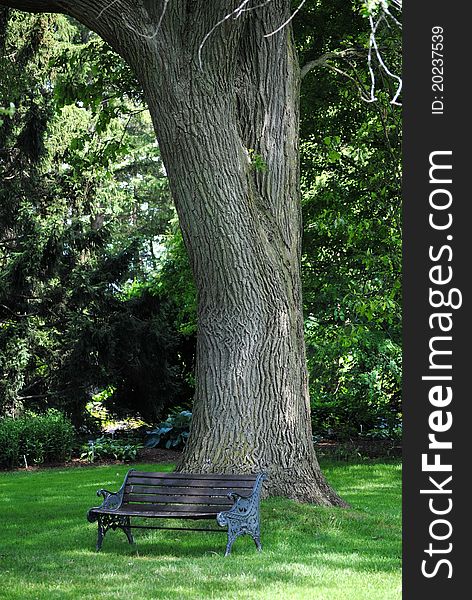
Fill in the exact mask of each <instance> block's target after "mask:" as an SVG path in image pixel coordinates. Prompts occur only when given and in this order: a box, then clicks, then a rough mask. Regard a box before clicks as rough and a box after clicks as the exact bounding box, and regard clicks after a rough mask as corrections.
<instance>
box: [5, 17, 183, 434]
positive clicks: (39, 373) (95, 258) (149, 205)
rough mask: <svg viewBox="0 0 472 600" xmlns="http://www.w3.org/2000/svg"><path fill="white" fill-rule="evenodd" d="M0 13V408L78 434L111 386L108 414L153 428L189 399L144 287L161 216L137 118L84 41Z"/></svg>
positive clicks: (173, 340)
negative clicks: (54, 421) (35, 413)
mask: <svg viewBox="0 0 472 600" xmlns="http://www.w3.org/2000/svg"><path fill="white" fill-rule="evenodd" d="M1 11H2V15H3V19H2V21H1V23H2V26H3V31H2V34H1V35H0V39H1V40H2V44H3V52H2V54H1V57H0V70H1V72H2V77H1V78H0V105H4V106H6V105H7V104H8V102H9V101H11V102H13V104H14V106H15V111H14V112H11V111H10V112H9V113H5V114H4V116H3V117H2V119H3V124H2V126H1V127H0V170H1V172H2V177H3V184H2V187H1V190H0V222H1V226H0V228H1V229H0V311H1V325H0V362H1V367H2V372H1V374H0V409H1V410H3V411H7V412H10V413H11V414H16V413H18V412H21V410H22V409H23V408H24V407H28V408H33V409H38V410H40V409H44V408H45V407H47V406H55V407H59V408H61V409H63V410H65V411H66V412H67V413H68V414H69V415H71V416H72V418H73V419H74V421H75V422H76V423H80V422H81V421H82V420H83V416H84V406H85V404H86V402H87V401H88V400H89V399H90V396H91V395H92V394H93V393H95V392H96V391H97V390H100V389H101V388H105V387H111V389H112V390H113V393H112V394H111V395H110V396H109V398H108V402H109V404H110V405H111V406H112V407H113V409H114V410H115V411H116V412H130V411H131V412H140V413H141V414H142V416H143V417H144V418H147V419H151V420H152V419H155V418H156V417H157V416H158V415H159V414H160V412H161V410H162V409H163V408H164V407H165V406H169V405H173V404H176V403H178V402H182V401H187V400H188V399H189V398H190V396H191V391H189V389H188V385H187V384H186V382H185V380H184V378H183V372H184V370H185V369H186V368H187V369H188V370H189V369H190V368H191V362H192V355H191V353H192V351H193V349H191V350H190V356H188V355H189V351H188V350H187V347H186V346H187V345H188V344H187V338H186V336H184V335H181V334H180V333H179V332H178V331H176V327H175V325H174V321H175V318H176V315H177V314H178V310H179V309H178V308H177V306H176V305H175V303H174V302H173V300H172V299H170V298H169V297H167V296H166V295H165V292H161V291H160V290H159V288H158V286H156V285H154V286H153V285H147V284H144V280H145V279H147V278H148V277H149V276H150V273H153V272H155V271H156V269H157V267H158V259H159V254H160V253H162V251H163V248H162V243H161V242H162V239H163V237H164V234H165V232H166V229H167V227H168V222H169V219H170V218H171V217H172V214H173V212H172V209H171V207H170V204H169V201H170V200H169V194H168V192H167V186H166V178H165V176H164V174H163V170H162V166H161V163H160V159H159V153H158V150H157V148H156V145H155V138H154V134H153V132H152V128H151V125H150V120H149V116H148V115H147V113H146V112H144V108H143V106H142V105H141V104H137V102H138V101H139V95H138V94H137V93H136V92H135V91H134V89H133V87H132V86H131V83H133V82H131V83H130V84H129V85H128V83H129V73H128V72H127V70H126V69H125V68H124V67H123V65H122V63H121V61H119V60H117V57H116V56H115V55H114V54H113V53H111V51H110V50H108V49H107V48H106V47H105V45H104V43H103V42H102V41H101V40H99V39H98V38H97V36H91V35H90V33H89V32H84V31H83V30H82V28H80V27H78V26H77V25H75V24H72V23H71V22H70V21H68V20H66V19H65V18H63V17H57V16H39V17H34V16H24V15H21V17H20V16H19V15H18V14H17V13H10V14H8V11H6V10H5V9H1ZM5 15H7V18H5ZM18 40H22V44H23V45H21V44H20V46H18ZM84 65H88V67H87V68H86V69H85V68H84ZM113 66H115V67H116V68H112V67H113ZM104 74H107V75H106V76H105V75H104ZM79 75H80V76H79ZM90 81H94V85H88V83H90ZM118 97H119V98H120V100H119V101H118V100H117V98H118ZM183 357H185V358H183ZM185 360H187V363H188V367H186V366H185V365H186V364H187V363H185Z"/></svg>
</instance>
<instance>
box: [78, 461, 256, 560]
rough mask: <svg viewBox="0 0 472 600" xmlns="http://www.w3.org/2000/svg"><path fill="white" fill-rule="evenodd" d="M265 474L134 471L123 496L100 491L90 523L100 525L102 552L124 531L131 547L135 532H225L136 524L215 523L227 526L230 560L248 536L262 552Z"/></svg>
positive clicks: (99, 533)
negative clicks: (113, 533)
mask: <svg viewBox="0 0 472 600" xmlns="http://www.w3.org/2000/svg"><path fill="white" fill-rule="evenodd" d="M265 478H266V475H265V474H264V473H261V474H259V475H251V474H246V475H237V474H214V473H206V474H196V473H153V472H147V471H136V470H134V469H131V470H130V471H128V473H127V474H126V477H125V480H124V482H123V485H122V486H121V488H120V490H119V491H118V492H115V493H114V492H109V491H108V490H103V489H102V490H98V492H97V496H103V498H104V500H103V502H102V504H101V505H100V506H97V507H94V508H91V509H90V510H89V511H88V513H87V519H88V520H89V521H90V523H94V522H95V521H97V522H98V538H97V550H100V548H101V547H102V543H103V538H104V537H105V534H106V532H107V531H108V530H109V529H113V530H115V529H121V530H122V531H123V532H124V533H125V534H126V537H127V538H128V541H129V543H130V544H133V543H134V539H133V536H132V533H131V529H137V528H139V529H183V530H185V531H220V532H221V530H220V529H203V528H190V527H189V528H182V527H165V526H164V527H155V526H150V525H147V524H145V525H136V524H134V523H133V524H132V523H131V518H132V517H133V520H134V518H135V517H136V518H138V517H139V518H146V519H148V518H151V519H192V520H203V519H216V521H217V523H218V524H219V525H220V526H222V527H225V526H227V532H228V543H227V545H226V553H225V556H228V554H230V552H231V547H232V545H233V543H234V541H235V539H236V538H237V537H238V536H240V535H245V534H248V535H250V536H251V537H252V539H253V540H254V542H255V544H256V547H257V549H258V550H261V541H260V529H259V500H260V493H261V487H262V482H263V480H264V479H265Z"/></svg>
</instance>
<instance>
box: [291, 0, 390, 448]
mask: <svg viewBox="0 0 472 600" xmlns="http://www.w3.org/2000/svg"><path fill="white" fill-rule="evenodd" d="M335 4H336V12H334V7H333V2H331V1H330V2H321V3H320V5H317V7H316V8H315V7H314V5H312V6H311V7H310V5H309V6H308V7H307V8H306V13H305V15H304V19H303V21H300V22H299V23H298V39H299V41H300V56H301V63H302V64H306V63H309V62H310V61H313V60H315V59H316V58H317V57H320V56H326V55H327V54H328V53H332V54H331V57H330V58H329V59H327V60H326V61H325V62H323V63H322V64H320V65H318V66H316V67H315V68H314V69H313V70H312V71H311V72H309V73H308V74H307V75H306V77H305V79H304V82H303V85H302V97H301V140H302V142H301V160H302V169H301V172H302V203H303V216H304V244H303V262H302V268H303V285H304V305H305V317H306V320H305V323H306V342H307V353H308V362H309V373H310V395H311V400H312V415H313V428H314V433H315V434H316V435H321V436H336V437H338V438H339V437H341V438H345V437H349V436H356V435H362V434H365V433H368V432H369V431H370V432H373V431H383V432H384V433H388V434H390V435H394V432H395V431H396V430H397V429H398V426H399V424H400V423H401V397H400V394H401V346H400V344H401V280H400V275H401V191H400V168H401V146H400V144H401V115H400V109H399V108H398V107H394V106H392V105H391V104H390V100H391V99H392V98H393V89H392V86H393V84H392V82H391V81H389V80H386V79H385V78H384V77H382V74H381V73H380V72H376V76H377V82H376V95H377V101H376V102H373V103H366V102H365V101H363V100H362V99H361V95H362V96H364V97H368V95H369V94H368V89H369V85H370V80H369V77H368V69H367V57H366V43H367V38H368V30H367V28H366V23H365V19H363V18H362V17H361V16H360V14H359V16H358V17H357V18H356V17H355V16H354V15H353V12H352V7H351V6H350V5H349V3H346V2H342V1H340V2H336V3H335ZM313 31H316V32H317V33H318V35H317V36H316V39H314V40H313V39H312V33H311V32H313ZM388 35H389V37H381V38H380V39H379V40H378V43H379V44H381V45H382V49H383V52H384V53H385V54H386V55H387V57H388V59H389V64H392V63H393V64H396V66H397V67H399V65H398V63H399V61H400V53H399V48H400V47H401V39H399V37H398V35H397V36H396V35H395V32H394V31H390V32H389V34H388ZM343 52H344V53H347V54H345V56H347V57H348V58H336V57H334V56H333V54H337V56H338V57H339V56H341V54H342V53H343Z"/></svg>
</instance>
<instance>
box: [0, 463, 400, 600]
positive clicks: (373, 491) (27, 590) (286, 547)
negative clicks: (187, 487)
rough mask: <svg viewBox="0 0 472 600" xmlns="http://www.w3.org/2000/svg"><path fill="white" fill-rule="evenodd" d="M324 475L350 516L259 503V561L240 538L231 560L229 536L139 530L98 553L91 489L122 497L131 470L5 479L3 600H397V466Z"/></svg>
mask: <svg viewBox="0 0 472 600" xmlns="http://www.w3.org/2000/svg"><path fill="white" fill-rule="evenodd" d="M322 466H323V470H324V472H325V474H326V476H327V477H328V479H329V481H330V483H331V484H332V485H333V486H334V487H335V488H336V489H337V490H338V491H339V493H340V494H341V495H342V496H343V497H344V498H345V499H346V500H347V501H348V502H349V503H350V504H351V506H352V508H351V509H349V510H345V509H344V510H343V509H334V508H332V509H328V508H320V507H316V506H307V505H302V504H297V503H295V502H292V501H290V500H284V499H279V498H272V499H269V500H266V501H263V502H262V509H261V539H262V545H263V551H262V553H260V554H259V553H257V551H256V548H255V546H254V543H253V542H252V540H251V539H250V538H249V537H247V536H246V537H244V538H239V539H238V540H237V541H236V542H235V544H234V546H233V554H232V555H231V556H230V557H228V558H224V557H223V553H224V548H225V543H226V536H225V533H224V531H223V533H221V534H216V533H199V532H189V533H186V532H179V531H152V530H134V531H135V538H136V541H137V544H136V546H134V547H133V546H130V545H129V544H128V542H127V540H126V537H125V535H124V534H123V532H121V531H119V530H118V531H110V532H108V534H107V536H106V537H105V541H104V544H103V549H102V551H101V552H100V553H96V552H95V550H94V548H95V541H96V524H90V523H88V522H87V521H86V520H85V514H86V512H87V510H88V508H90V507H91V506H92V505H96V504H97V500H98V499H97V497H96V496H95V491H96V490H97V489H98V488H100V487H105V488H108V489H118V488H119V486H120V485H121V483H122V481H123V477H124V474H125V473H126V471H127V469H128V467H127V466H121V465H118V466H106V467H84V468H71V469H60V468H59V469H44V470H40V471H34V472H13V473H1V474H0V515H1V524H0V573H1V580H0V598H1V599H2V600H4V599H5V600H13V599H15V600H17V599H20V598H21V599H22V600H23V599H28V600H35V599H41V600H43V599H44V600H54V599H61V600H69V599H76V598H80V599H84V600H88V599H94V600H95V599H110V600H119V599H123V600H154V599H161V598H162V599H169V600H174V599H175V600H186V599H189V598H192V599H200V598H202V599H206V598H213V599H221V600H229V599H233V598H238V599H239V598H240V599H249V598H250V599H260V598H264V599H271V600H272V599H275V600H279V599H281V600H285V599H291V598H293V599H306V600H377V599H385V600H387V599H393V598H395V599H399V598H400V597H401V588H400V586H401V570H400V567H401V512H400V509H401V500H400V499H401V465H400V463H398V462H389V463H379V462H368V463H366V462H363V463H343V462H330V463H324V464H322ZM137 468H139V469H143V470H153V471H155V470H165V471H169V470H172V465H138V466H137ZM201 523H203V524H205V523H206V522H201ZM208 524H209V525H210V523H209V522H208Z"/></svg>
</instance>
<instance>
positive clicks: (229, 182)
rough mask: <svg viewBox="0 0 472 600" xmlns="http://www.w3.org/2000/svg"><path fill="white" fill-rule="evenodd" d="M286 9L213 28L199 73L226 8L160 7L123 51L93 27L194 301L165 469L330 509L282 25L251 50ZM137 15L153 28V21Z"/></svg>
mask: <svg viewBox="0 0 472 600" xmlns="http://www.w3.org/2000/svg"><path fill="white" fill-rule="evenodd" d="M23 4H24V3H23ZM59 4H61V5H62V4H63V3H60V2H59ZM76 4H80V3H76ZM120 4H122V3H120ZM151 4H152V3H149V2H144V6H148V5H151ZM177 4H180V5H179V6H175V5H177ZM289 4H290V3H289V2H288V1H286V0H273V2H272V3H269V4H268V5H267V7H264V8H262V9H259V10H257V11H254V12H250V13H247V14H246V15H242V16H241V17H240V18H239V19H237V20H234V19H230V20H227V21H225V23H223V24H222V25H221V26H220V27H219V28H217V29H216V30H215V31H214V32H213V34H212V36H211V37H210V38H208V40H207V42H206V44H205V45H204V47H203V49H201V58H202V65H201V66H200V65H199V60H198V54H199V47H200V45H201V42H202V40H204V38H205V35H206V33H207V32H208V31H209V30H210V29H211V28H212V26H213V25H214V24H215V23H217V22H218V21H219V20H220V19H221V18H222V17H223V16H224V15H225V12H227V10H228V9H227V8H224V7H225V6H226V7H227V5H228V3H227V2H206V1H205V2H204V1H199V2H187V3H186V2H181V3H177V2H176V3H175V5H172V3H170V4H169V6H168V9H167V13H166V15H165V16H164V19H163V20H162V23H161V29H160V31H159V33H158V35H156V36H154V37H152V38H151V37H150V36H149V38H142V37H140V36H136V40H135V41H134V45H133V44H131V45H130V40H129V38H130V31H129V28H128V30H124V33H123V36H125V37H126V39H127V43H126V46H125V47H124V46H123V44H122V41H120V40H121V38H120V36H119V35H118V37H117V36H116V35H114V34H113V30H115V29H116V24H115V26H114V28H112V27H111V25H110V24H109V23H108V24H107V22H106V21H104V19H105V17H106V13H105V14H104V15H103V18H102V21H101V22H100V26H99V27H97V26H96V27H95V29H97V30H98V29H99V30H100V33H101V34H102V35H104V37H105V38H106V39H107V41H109V42H110V43H112V45H114V47H115V49H117V50H118V52H120V53H121V54H122V55H123V56H124V57H125V59H126V60H128V62H129V63H130V64H131V66H132V67H133V68H134V70H135V72H136V74H137V76H138V78H139V79H140V81H141V82H142V84H143V87H144V90H145V94H146V98H147V101H148V105H149V109H150V112H151V115H152V118H153V122H154V125H155V129H156V133H157V137H158V141H159V146H160V149H161V152H162V156H163V160H164V164H165V166H166V169H167V172H168V175H169V181H170V185H171V189H172V194H173V198H174V201H175V204H176V207H177V211H178V214H179V219H180V224H181V228H182V233H183V236H184V240H185V244H186V247H187V250H188V253H189V256H190V262H191V266H192V271H193V275H194V278H195V283H196V286H197V291H198V335H197V367H196V393H195V401H194V410H193V422H192V430H191V435H190V438H189V442H188V445H187V448H186V450H185V454H184V457H183V460H182V462H181V464H180V465H179V469H180V470H182V471H197V472H257V471H266V472H267V473H268V475H269V480H268V486H267V489H268V492H269V493H270V494H271V495H282V496H287V497H290V498H296V499H299V500H303V501H313V502H316V503H319V504H338V505H342V504H343V502H342V500H340V498H339V497H338V496H337V495H336V494H335V493H334V492H333V490H332V489H331V488H330V487H329V486H328V484H327V483H326V481H325V479H324V477H323V475H322V474H321V471H320V468H319V465H318V462H317V459H316V456H315V452H314V448H313V442H312V433H311V423H310V406H309V396H308V385H307V370H306V364H305V346H304V337H303V315H302V300H301V281H300V245H301V219H300V202H299V173H298V98H299V90H298V86H299V73H298V66H297V61H296V57H295V53H294V47H293V42H292V38H291V32H290V28H289V27H285V28H284V29H283V30H282V31H280V32H279V33H277V34H276V35H274V36H272V37H269V38H264V33H269V32H271V31H273V30H275V29H276V28H277V27H278V26H279V25H280V24H281V23H282V22H283V21H284V20H285V19H286V18H287V16H288V14H289V13H288V10H289ZM154 5H156V3H154ZM236 5H237V4H236ZM236 5H235V6H236ZM110 10H111V9H110ZM69 12H72V11H69ZM73 12H74V16H76V17H77V18H80V14H79V10H78V9H77V8H75V9H74V11H73ZM146 12H147V16H148V18H150V20H151V25H154V26H155V25H156V24H157V22H158V21H159V18H160V15H161V13H160V12H159V11H157V10H155V8H154V9H150V8H149V6H148V7H147V9H146ZM110 18H111V17H110V16H108V19H110ZM134 19H135V21H136V15H134ZM83 20H84V21H86V24H88V25H89V26H91V27H92V26H93V23H91V22H90V18H89V19H88V20H87V19H83ZM87 21H88V22H87ZM135 27H136V25H135V24H134V28H135ZM152 30H153V27H152V26H150V25H149V23H147V24H145V23H143V25H142V27H141V31H143V32H151V31H152ZM158 37H159V40H158V39H157V38H158Z"/></svg>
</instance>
